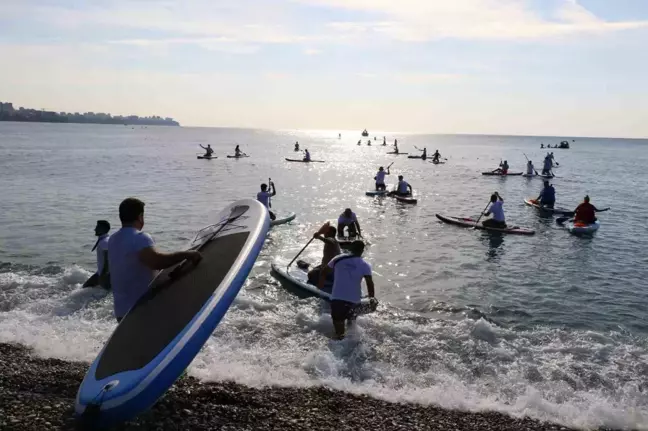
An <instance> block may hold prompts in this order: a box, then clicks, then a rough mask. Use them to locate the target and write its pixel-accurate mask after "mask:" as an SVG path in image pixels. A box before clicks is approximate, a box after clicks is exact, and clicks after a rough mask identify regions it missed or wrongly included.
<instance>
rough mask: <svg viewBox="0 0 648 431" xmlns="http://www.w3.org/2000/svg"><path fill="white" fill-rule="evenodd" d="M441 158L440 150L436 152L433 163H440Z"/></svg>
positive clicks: (433, 155)
mask: <svg viewBox="0 0 648 431" xmlns="http://www.w3.org/2000/svg"><path fill="white" fill-rule="evenodd" d="M440 158H441V153H439V150H436V151H435V152H434V154H432V162H433V163H439V159H440Z"/></svg>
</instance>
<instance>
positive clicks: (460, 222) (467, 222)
mask: <svg viewBox="0 0 648 431" xmlns="http://www.w3.org/2000/svg"><path fill="white" fill-rule="evenodd" d="M436 217H437V218H438V219H439V220H441V221H442V222H444V223H450V224H454V225H457V226H461V227H471V228H473V229H481V230H487V231H491V232H501V233H515V234H519V235H534V234H535V231H534V230H533V229H525V228H523V227H519V226H511V227H506V228H496V227H486V226H484V225H482V224H481V223H480V224H477V220H473V219H471V218H465V217H464V218H462V217H450V216H444V215H441V214H437V215H436Z"/></svg>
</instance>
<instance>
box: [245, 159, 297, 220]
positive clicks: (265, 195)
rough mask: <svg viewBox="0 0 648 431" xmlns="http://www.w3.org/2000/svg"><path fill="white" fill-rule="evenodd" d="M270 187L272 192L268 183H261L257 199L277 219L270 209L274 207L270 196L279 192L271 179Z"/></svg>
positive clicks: (272, 218)
mask: <svg viewBox="0 0 648 431" xmlns="http://www.w3.org/2000/svg"><path fill="white" fill-rule="evenodd" d="M306 151H308V150H306ZM270 189H271V190H272V192H269V191H268V185H267V184H265V183H264V184H261V191H260V192H259V193H257V200H258V201H259V202H261V203H262V204H263V205H264V206H265V207H266V208H267V209H268V214H270V220H275V219H276V218H277V216H276V215H275V213H273V212H272V211H270V208H271V207H272V204H271V203H270V198H271V197H273V196H275V195H276V194H277V188H276V187H275V185H274V183H273V182H272V181H270Z"/></svg>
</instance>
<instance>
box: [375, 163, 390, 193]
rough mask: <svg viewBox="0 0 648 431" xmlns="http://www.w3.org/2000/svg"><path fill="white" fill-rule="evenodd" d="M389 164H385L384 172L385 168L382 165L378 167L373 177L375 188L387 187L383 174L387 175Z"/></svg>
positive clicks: (383, 188) (382, 188)
mask: <svg viewBox="0 0 648 431" xmlns="http://www.w3.org/2000/svg"><path fill="white" fill-rule="evenodd" d="M392 164H393V163H392ZM390 166H391V165H389V166H387V172H385V169H384V168H383V167H382V166H381V167H379V168H378V173H377V174H376V176H375V177H374V180H376V190H385V189H387V186H386V185H385V175H389V168H390Z"/></svg>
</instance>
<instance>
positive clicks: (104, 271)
mask: <svg viewBox="0 0 648 431" xmlns="http://www.w3.org/2000/svg"><path fill="white" fill-rule="evenodd" d="M108 272H109V270H108V250H104V251H103V267H102V268H101V274H99V278H100V279H101V278H103V277H106V276H107V275H108Z"/></svg>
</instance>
